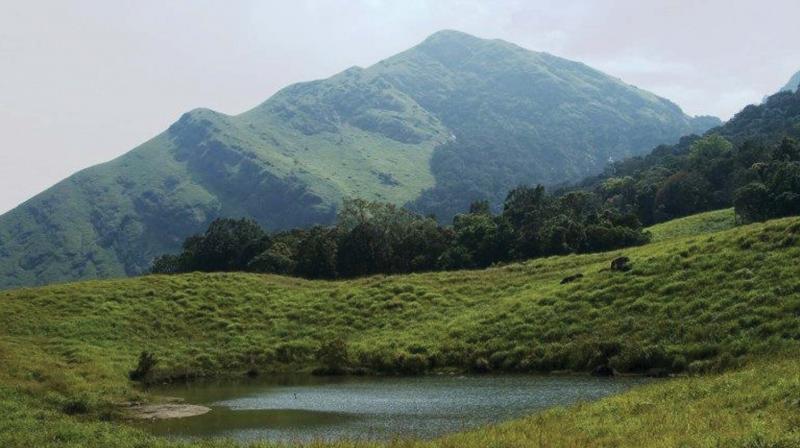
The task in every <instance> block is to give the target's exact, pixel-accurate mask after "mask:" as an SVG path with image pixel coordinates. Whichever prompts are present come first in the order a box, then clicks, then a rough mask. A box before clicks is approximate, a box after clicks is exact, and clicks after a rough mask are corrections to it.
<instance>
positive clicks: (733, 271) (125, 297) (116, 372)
mask: <svg viewBox="0 0 800 448" xmlns="http://www.w3.org/2000/svg"><path fill="white" fill-rule="evenodd" d="M725 213H727V212H725V211H723V212H714V213H711V214H706V215H705V217H699V218H695V221H694V222H691V221H688V220H680V221H678V222H675V223H671V224H673V225H674V227H675V228H673V229H670V228H669V226H670V224H664V225H661V226H660V227H659V228H658V229H654V233H656V234H657V235H661V237H660V238H657V240H659V241H657V242H654V243H652V244H650V245H647V246H642V247H637V248H632V249H626V250H625V251H624V252H613V253H603V254H592V255H580V256H574V255H573V256H565V257H552V258H547V259H539V260H531V261H528V262H525V263H520V264H512V265H508V266H503V267H497V268H492V269H487V270H484V271H462V272H448V273H431V274H416V275H409V276H394V277H383V276H379V277H372V278H365V279H360V280H353V281H340V282H324V281H307V280H300V279H292V278H284V277H276V276H259V275H248V274H188V275H181V276H149V277H141V278H135V279H128V280H117V281H91V282H84V283H76V284H68V285H58V286H49V287H43V288H37V289H19V290H14V291H8V292H4V293H2V294H0V307H2V309H3V310H4V313H3V314H2V315H0V360H2V363H0V415H1V416H2V417H0V443H2V444H4V445H5V446H31V445H36V446H65V445H66V446H69V445H70V444H72V446H92V444H94V446H150V445H154V444H156V443H158V444H162V445H164V446H167V445H170V444H168V443H167V442H166V441H158V442H157V441H156V440H155V439H154V438H152V437H150V436H148V435H146V434H143V433H140V432H138V431H135V430H133V429H130V428H127V427H125V426H124V425H121V424H120V423H115V422H113V421H114V420H115V418H116V417H115V415H116V412H117V411H115V410H116V409H117V408H116V407H114V406H113V403H114V402H118V401H126V400H130V399H133V398H137V397H141V396H142V393H141V392H138V391H137V390H136V389H135V388H134V387H133V386H132V384H131V383H130V382H129V381H128V380H127V378H126V373H127V371H128V370H130V369H131V368H132V367H133V366H134V364H135V361H136V357H137V355H138V354H139V352H141V351H142V350H149V351H152V352H154V353H155V354H156V356H157V357H158V358H159V359H160V361H161V362H160V364H159V365H158V367H157V372H156V373H157V375H158V376H159V377H172V376H193V375H213V376H224V375H242V374H244V372H245V371H248V370H251V369H256V370H258V371H260V372H262V373H264V372H269V371H309V370H311V369H313V368H315V367H318V366H319V362H318V360H317V357H316V354H315V353H316V351H317V349H318V348H319V347H320V346H321V345H322V343H323V341H327V340H331V339H333V338H342V339H343V340H345V341H346V344H347V345H348V347H349V353H350V363H351V366H352V367H362V368H366V369H369V370H371V371H377V372H391V373H420V372H423V371H426V370H436V369H455V370H475V369H479V370H486V369H491V370H494V371H542V372H543V371H553V370H565V369H566V370H575V371H587V370H589V369H591V368H593V367H594V366H596V365H597V364H599V363H603V362H608V363H609V364H610V365H612V366H613V367H614V368H616V369H617V370H619V371H622V372H643V371H646V370H648V369H651V368H661V369H667V370H669V371H673V372H685V373H689V374H690V375H692V377H691V378H686V379H680V380H675V381H670V382H666V383H661V384H656V385H652V386H647V387H645V388H641V389H636V390H633V391H631V392H629V393H625V394H623V395H621V396H617V397H612V398H609V399H606V400H602V401H600V402H596V403H590V404H585V405H580V406H577V407H571V408H565V409H556V410H552V411H548V412H545V413H543V414H537V415H534V416H532V417H529V418H527V419H522V420H518V421H515V422H510V423H508V424H504V425H500V426H498V427H495V428H491V429H489V430H481V431H477V432H471V433H465V434H458V435H454V436H451V437H447V438H444V439H440V440H436V441H434V442H431V443H420V444H417V443H414V442H409V443H407V444H402V443H401V444H398V446H418V445H429V446H453V447H455V446H487V445H492V444H494V445H496V446H519V445H521V444H527V445H532V446H537V445H538V446H608V445H619V446H642V445H649V446H676V445H678V446H680V445H684V444H687V445H690V446H794V445H792V443H794V442H797V441H798V440H800V439H798V437H799V436H798V433H797V432H796V428H797V425H796V423H797V421H798V418H800V408H798V407H797V397H798V394H800V380H798V377H797V375H796V374H794V373H793V372H796V371H797V368H798V367H800V361H797V359H798V358H797V353H799V352H800V346H798V340H800V326H799V325H798V324H797V317H798V313H800V278H798V276H797V272H796V267H795V264H794V260H796V259H797V258H798V257H799V256H800V244H798V238H800V218H787V219H782V220H776V221H771V222H767V223H764V224H755V225H749V226H742V227H737V228H734V229H730V230H724V231H718V232H713V233H703V232H704V231H705V229H709V228H713V227H719V225H718V224H716V222H719V221H720V220H719V216H720V215H724V214H725ZM701 221H708V222H705V223H702V222H701ZM722 221H724V220H722ZM686 229H698V231H700V233H699V234H694V232H692V231H687V230H686ZM670 235H673V236H670ZM621 254H624V255H626V256H628V257H630V258H631V262H632V266H633V269H632V270H631V271H629V272H613V271H609V270H607V269H606V268H607V267H608V266H609V263H610V261H611V260H612V259H613V258H615V257H617V256H619V255H621ZM575 273H582V274H584V277H583V278H582V279H579V280H578V281H576V282H572V283H568V284H564V285H562V284H560V281H561V279H563V278H564V277H566V276H568V275H572V274H575ZM720 371H722V372H730V373H724V374H716V373H714V372H720ZM695 374H702V376H699V377H694V375H695ZM76 412H77V413H78V414H79V415H67V414H69V413H71V414H74V413H76ZM103 419H105V420H111V421H112V422H111V423H102V422H100V421H98V420H103ZM565 425H566V426H568V427H570V428H572V429H571V430H570V431H569V432H565V431H563V428H564V427H565ZM792 428H794V429H792ZM208 446H214V445H213V444H209V445H208ZM342 446H349V445H348V444H343V445H342Z"/></svg>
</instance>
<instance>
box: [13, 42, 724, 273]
mask: <svg viewBox="0 0 800 448" xmlns="http://www.w3.org/2000/svg"><path fill="white" fill-rule="evenodd" d="M718 123H719V121H718V120H716V119H713V118H709V117H700V118H690V117H688V116H686V115H685V114H683V112H682V111H681V110H680V108H679V107H678V106H676V105H675V104H673V103H671V102H669V101H667V100H665V99H663V98H659V97H657V96H655V95H653V94H651V93H648V92H645V91H643V90H640V89H638V88H636V87H633V86H630V85H627V84H625V83H623V82H622V81H620V80H618V79H615V78H612V77H610V76H607V75H605V74H603V73H601V72H599V71H597V70H594V69H592V68H590V67H588V66H586V65H584V64H581V63H577V62H572V61H568V60H565V59H561V58H558V57H555V56H552V55H549V54H546V53H537V52H532V51H528V50H525V49H523V48H520V47H518V46H516V45H513V44H511V43H508V42H504V41H501V40H484V39H479V38H476V37H473V36H469V35H466V34H463V33H459V32H454V31H444V32H439V33H436V34H434V35H433V36H431V37H429V38H428V39H426V40H425V41H424V42H422V43H421V44H419V45H417V46H416V47H414V48H412V49H410V50H408V51H405V52H403V53H400V54H398V55H396V56H394V57H391V58H389V59H386V60H383V61H381V62H379V63H377V64H375V65H374V66H371V67H369V68H366V69H363V68H358V67H354V68H351V69H348V70H346V71H344V72H342V73H340V74H338V75H335V76H333V77H331V78H328V79H324V80H319V81H312V82H305V83H300V84H295V85H292V86H290V87H287V88H285V89H283V90H281V91H280V92H278V93H277V94H275V95H274V96H273V97H271V98H269V99H268V100H267V101H266V102H264V103H263V104H261V105H259V106H257V107H256V108H254V109H252V110H250V111H248V112H245V113H243V114H240V115H236V116H229V115H224V114H221V113H217V112H214V111H211V110H207V109H198V110H193V111H191V112H188V113H186V114H184V115H183V116H182V117H181V118H180V119H179V120H178V121H177V122H176V123H175V124H173V125H172V126H170V128H169V129H167V130H166V131H165V132H163V133H162V134H160V135H158V136H156V137H154V138H153V139H152V140H150V141H148V142H146V143H144V144H143V145H141V146H139V147H137V148H135V149H134V150H132V151H131V152H129V153H127V154H125V155H123V156H122V157H120V158H118V159H116V160H113V161H111V162H108V163H105V164H102V165H98V166H94V167H91V168H88V169H86V170H83V171H81V172H79V173H77V174H75V175H73V176H71V177H69V178H67V179H65V180H64V181H62V182H60V183H59V184H57V185H55V186H53V187H52V188H50V189H48V190H46V191H45V192H43V193H41V194H39V195H37V196H36V197H34V198H32V199H30V200H29V201H27V202H25V203H23V204H22V205H20V206H19V207H17V208H15V209H14V210H12V211H10V212H8V213H6V214H5V215H3V216H2V217H0V287H5V288H8V287H16V286H21V285H36V284H44V283H49V282H57V281H67V280H76V279H86V278H105V277H116V276H124V275H135V274H138V273H141V272H143V271H144V270H145V269H146V268H147V267H148V266H149V264H150V262H151V261H152V259H153V257H154V256H155V255H158V254H162V253H165V252H170V251H175V250H177V249H178V248H179V247H180V244H181V242H182V241H183V239H184V238H185V237H186V236H188V235H191V234H193V233H196V232H198V231H200V230H201V229H204V228H205V227H206V226H207V224H208V223H209V222H210V221H211V220H212V219H214V218H216V217H220V216H230V217H238V216H249V217H252V218H254V219H256V220H257V221H258V222H259V223H260V224H261V225H263V226H265V227H266V228H268V229H283V228H287V227H295V226H308V225H311V224H315V223H328V222H330V221H331V220H332V218H333V217H334V215H335V213H336V208H337V205H338V204H339V202H340V201H341V199H342V198H344V197H349V196H358V197H362V198H365V199H370V200H381V201H387V202H392V203H396V204H408V206H409V207H411V208H413V209H415V210H418V211H421V212H425V213H435V214H436V215H437V216H438V217H439V218H440V219H442V220H445V221H446V220H447V219H449V218H450V217H451V216H452V215H453V214H454V213H456V212H458V211H462V210H463V209H464V208H465V207H466V206H467V204H468V203H469V202H470V201H472V200H475V199H488V200H490V201H491V203H492V205H494V206H497V205H498V204H499V203H500V201H501V200H502V198H503V196H504V195H505V193H506V191H508V190H509V189H510V188H512V187H514V186H516V185H517V184H519V183H528V184H531V183H544V184H553V183H558V182H564V181H569V180H577V179H580V178H581V177H583V176H586V175H589V174H594V173H597V172H599V171H600V170H602V168H603V167H604V166H605V164H606V163H607V161H608V160H609V159H619V158H623V157H626V156H630V155H634V154H637V153H640V152H642V151H644V150H646V149H648V148H651V147H653V146H655V145H656V144H659V143H668V142H673V141H676V140H677V139H678V138H679V137H680V136H682V135H684V134H690V133H698V132H702V131H704V130H706V129H708V128H709V127H711V126H713V125H716V124H718Z"/></svg>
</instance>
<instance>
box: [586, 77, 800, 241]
mask: <svg viewBox="0 0 800 448" xmlns="http://www.w3.org/2000/svg"><path fill="white" fill-rule="evenodd" d="M798 139H800V92H796V93H790V92H781V93H778V94H776V95H773V96H772V97H770V98H769V99H768V100H767V101H766V103H764V104H762V105H759V106H747V107H746V108H744V110H742V111H741V112H739V113H738V114H737V115H736V116H735V117H734V118H733V119H731V120H730V121H729V122H727V123H725V124H724V125H723V126H720V127H719V128H716V129H712V130H711V131H709V132H708V133H707V134H706V135H705V136H704V137H697V136H690V137H685V138H683V139H681V141H680V142H679V143H678V144H677V145H674V146H661V147H658V148H656V149H654V150H653V152H652V153H651V154H649V155H647V156H645V157H633V158H630V159H627V160H624V161H621V162H618V163H616V164H613V165H612V166H610V167H609V168H608V169H607V170H606V172H605V173H604V174H603V175H602V176H599V177H597V178H594V179H589V180H587V181H584V182H583V183H582V184H581V185H580V187H579V188H580V189H581V190H585V189H589V190H592V191H594V192H595V194H597V195H599V196H600V197H602V198H603V199H604V200H605V201H606V202H607V203H609V204H613V206H614V207H615V208H616V209H617V210H618V211H620V212H621V213H634V214H635V215H636V216H637V217H638V219H639V221H641V222H642V223H644V224H646V225H650V224H654V223H658V222H663V221H667V220H671V219H675V218H679V217H682V216H688V215H692V214H695V213H699V212H703V211H708V210H716V209H721V208H727V207H731V206H734V207H735V209H736V213H737V215H738V218H739V219H740V220H742V221H744V222H752V221H761V220H765V219H770V218H776V217H782V216H792V215H797V214H798V213H800V143H798Z"/></svg>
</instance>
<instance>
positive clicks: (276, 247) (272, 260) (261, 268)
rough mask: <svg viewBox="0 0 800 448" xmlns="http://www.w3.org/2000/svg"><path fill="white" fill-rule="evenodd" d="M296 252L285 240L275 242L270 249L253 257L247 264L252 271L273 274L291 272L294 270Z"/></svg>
mask: <svg viewBox="0 0 800 448" xmlns="http://www.w3.org/2000/svg"><path fill="white" fill-rule="evenodd" d="M294 267H295V260H294V253H293V251H292V249H291V247H289V245H288V244H287V243H285V242H283V241H276V242H273V243H272V245H271V246H270V247H269V249H267V250H265V251H264V252H262V253H261V254H260V255H258V256H256V257H255V258H253V259H252V260H251V261H250V263H248V264H247V270H248V271H251V272H269V273H273V274H282V275H286V274H291V273H292V272H293V271H294Z"/></svg>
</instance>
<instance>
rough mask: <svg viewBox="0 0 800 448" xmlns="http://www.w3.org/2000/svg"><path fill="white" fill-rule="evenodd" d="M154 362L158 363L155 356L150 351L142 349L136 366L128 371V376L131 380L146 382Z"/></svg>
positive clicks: (154, 364)
mask: <svg viewBox="0 0 800 448" xmlns="http://www.w3.org/2000/svg"><path fill="white" fill-rule="evenodd" d="M156 364H158V359H156V356H155V355H154V354H152V353H150V352H146V351H144V352H142V353H140V354H139V362H138V364H137V365H136V368H135V369H133V370H131V371H130V372H128V378H130V379H131V381H141V382H147V380H149V379H150V377H151V375H152V372H153V367H155V366H156Z"/></svg>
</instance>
